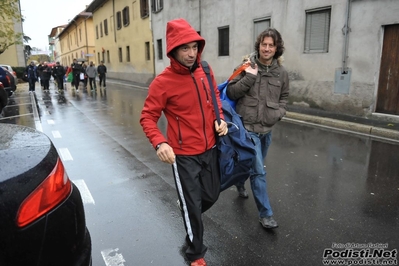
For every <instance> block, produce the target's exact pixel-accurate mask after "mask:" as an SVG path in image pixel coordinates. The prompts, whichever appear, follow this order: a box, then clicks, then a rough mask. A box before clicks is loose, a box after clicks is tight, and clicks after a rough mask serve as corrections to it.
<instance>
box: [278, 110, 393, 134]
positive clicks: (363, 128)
mask: <svg viewBox="0 0 399 266" xmlns="http://www.w3.org/2000/svg"><path fill="white" fill-rule="evenodd" d="M285 118H287V119H285ZM285 118H283V120H288V121H290V120H298V121H304V122H308V123H312V124H315V125H323V126H327V127H332V128H338V129H342V130H346V131H351V132H358V133H361V134H365V135H369V136H375V137H380V138H387V139H391V140H396V141H399V131H396V130H390V129H386V128H381V127H374V126H369V125H363V124H358V123H353V122H347V121H342V120H337V119H331V118H325V117H319V116H312V115H306V114H301V113H294V112H287V113H286V116H285Z"/></svg>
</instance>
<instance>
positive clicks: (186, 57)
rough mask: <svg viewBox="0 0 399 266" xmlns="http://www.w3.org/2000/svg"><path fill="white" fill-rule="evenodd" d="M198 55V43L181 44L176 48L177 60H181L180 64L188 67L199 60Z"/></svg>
mask: <svg viewBox="0 0 399 266" xmlns="http://www.w3.org/2000/svg"><path fill="white" fill-rule="evenodd" d="M197 55H198V43H197V42H190V43H186V44H183V45H181V46H180V47H179V48H177V50H176V54H175V57H176V60H177V61H179V62H180V64H182V65H184V66H186V67H192V66H193V65H194V63H195V61H196V60H197Z"/></svg>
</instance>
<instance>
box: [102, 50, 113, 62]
mask: <svg viewBox="0 0 399 266" xmlns="http://www.w3.org/2000/svg"><path fill="white" fill-rule="evenodd" d="M103 61H104V58H103ZM109 62H111V58H110V56H109V50H107V63H109Z"/></svg>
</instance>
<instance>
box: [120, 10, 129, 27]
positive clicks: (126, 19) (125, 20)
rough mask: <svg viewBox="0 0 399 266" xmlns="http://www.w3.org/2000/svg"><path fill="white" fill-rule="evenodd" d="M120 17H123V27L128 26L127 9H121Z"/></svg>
mask: <svg viewBox="0 0 399 266" xmlns="http://www.w3.org/2000/svg"><path fill="white" fill-rule="evenodd" d="M122 17H123V26H125V27H126V26H127V25H129V22H130V20H129V7H128V6H127V7H125V8H124V9H122Z"/></svg>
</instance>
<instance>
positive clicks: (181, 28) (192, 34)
mask: <svg viewBox="0 0 399 266" xmlns="http://www.w3.org/2000/svg"><path fill="white" fill-rule="evenodd" d="M190 42H198V44H199V47H198V55H197V60H199V58H201V53H202V51H203V50H204V46H205V39H204V38H202V37H201V36H200V35H199V34H198V33H197V31H196V30H195V29H194V28H193V27H191V26H190V24H188V22H187V21H185V20H184V19H181V18H179V19H174V20H171V21H169V22H168V24H167V25H166V54H167V56H168V57H169V58H170V59H173V57H172V55H171V54H170V53H171V52H172V50H173V49H175V48H176V47H179V46H180V45H182V44H185V43H190Z"/></svg>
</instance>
